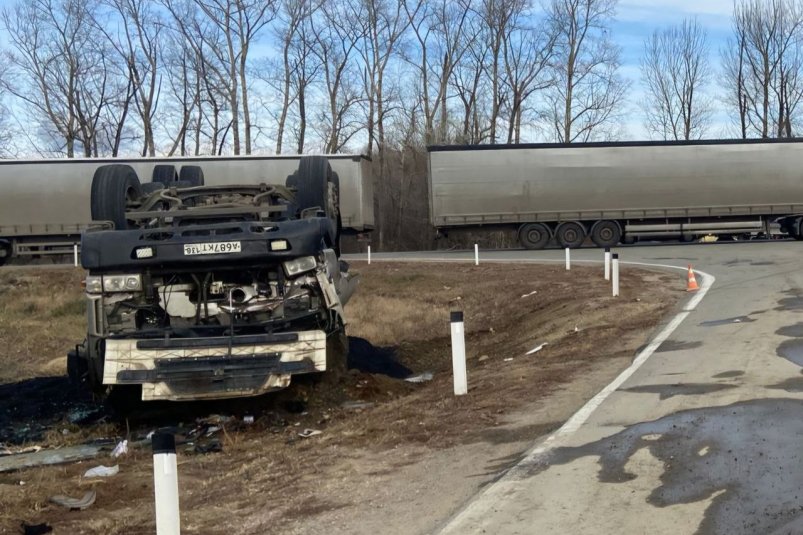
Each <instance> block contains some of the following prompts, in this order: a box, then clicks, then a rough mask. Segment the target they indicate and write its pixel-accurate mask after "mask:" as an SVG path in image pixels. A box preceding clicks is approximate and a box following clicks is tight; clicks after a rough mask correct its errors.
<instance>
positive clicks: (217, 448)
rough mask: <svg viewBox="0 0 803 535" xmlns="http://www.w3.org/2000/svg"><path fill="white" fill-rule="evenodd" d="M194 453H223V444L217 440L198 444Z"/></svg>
mask: <svg viewBox="0 0 803 535" xmlns="http://www.w3.org/2000/svg"><path fill="white" fill-rule="evenodd" d="M194 451H195V453H220V452H221V451H223V444H221V443H220V441H219V440H217V439H215V440H210V441H209V442H204V443H200V444H196V445H195V448H194Z"/></svg>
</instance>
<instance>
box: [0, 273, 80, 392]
mask: <svg viewBox="0 0 803 535" xmlns="http://www.w3.org/2000/svg"><path fill="white" fill-rule="evenodd" d="M83 277H84V272H83V270H80V269H74V268H56V269H35V270H32V269H28V270H26V269H25V268H15V269H3V270H2V271H0V362H2V366H0V383H9V382H13V381H20V380H23V379H29V378H31V377H41V376H49V375H63V374H64V373H65V371H66V362H67V351H68V350H69V349H70V348H72V347H73V346H74V345H75V344H76V343H79V342H80V341H81V340H83V339H84V337H85V336H86V319H85V317H84V315H83V307H84V305H83V290H82V289H81V280H82V279H83Z"/></svg>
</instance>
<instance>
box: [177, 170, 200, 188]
mask: <svg viewBox="0 0 803 535" xmlns="http://www.w3.org/2000/svg"><path fill="white" fill-rule="evenodd" d="M178 179H179V181H181V182H186V183H188V184H190V186H189V187H192V188H194V187H198V186H203V185H204V170H203V169H201V167H200V166H198V165H182V166H181V171H180V172H179V174H178Z"/></svg>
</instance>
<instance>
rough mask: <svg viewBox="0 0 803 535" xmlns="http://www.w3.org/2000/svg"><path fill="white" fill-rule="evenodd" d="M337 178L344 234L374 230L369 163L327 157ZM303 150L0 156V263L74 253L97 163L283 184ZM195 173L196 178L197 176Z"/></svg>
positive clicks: (155, 174) (143, 173)
mask: <svg viewBox="0 0 803 535" xmlns="http://www.w3.org/2000/svg"><path fill="white" fill-rule="evenodd" d="M325 157H326V158H327V160H328V161H329V163H330V164H331V166H332V170H333V171H334V172H335V173H337V175H338V177H339V180H340V199H339V202H340V213H341V217H342V222H341V224H342V228H343V230H344V231H345V232H347V233H348V232H349V231H354V232H363V231H368V230H371V229H372V228H373V225H374V200H373V181H372V177H371V168H370V161H369V160H368V159H367V158H366V157H365V156H361V155H348V154H335V155H326V156H325ZM300 158H301V156H300V155H293V156H232V157H212V156H210V157H192V158H139V159H128V160H126V159H117V158H116V159H58V160H57V159H52V160H0V264H3V263H4V262H5V261H7V260H9V259H10V258H13V257H16V256H31V255H46V254H64V253H69V254H72V251H73V246H74V245H75V244H76V243H78V242H80V235H81V232H82V231H84V230H86V229H87V228H88V227H90V226H98V222H97V221H95V222H93V221H92V215H91V206H90V193H91V186H92V177H93V176H94V174H95V171H96V170H97V169H98V167H100V166H103V165H109V164H125V165H130V166H131V167H132V168H133V169H134V171H135V172H136V173H137V175H138V176H139V177H140V180H142V181H143V182H147V181H148V180H150V179H154V180H160V181H163V182H170V181H171V180H173V176H174V177H175V180H180V179H181V178H182V169H183V168H185V167H186V168H187V169H188V170H189V169H191V168H196V167H198V166H200V167H201V168H202V169H203V175H204V177H203V180H204V182H205V184H206V185H209V186H223V185H228V184H260V183H263V182H265V183H269V184H275V183H277V182H281V183H282V184H283V183H284V180H285V179H286V177H288V176H290V175H291V174H293V173H294V172H295V170H296V169H297V168H298V166H299V161H300ZM196 178H197V177H196Z"/></svg>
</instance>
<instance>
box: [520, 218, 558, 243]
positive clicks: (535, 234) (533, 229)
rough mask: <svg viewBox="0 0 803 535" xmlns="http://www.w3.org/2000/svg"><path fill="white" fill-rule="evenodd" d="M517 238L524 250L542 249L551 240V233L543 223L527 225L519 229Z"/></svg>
mask: <svg viewBox="0 0 803 535" xmlns="http://www.w3.org/2000/svg"><path fill="white" fill-rule="evenodd" d="M518 238H519V243H520V244H521V246H522V247H524V248H525V249H543V248H544V247H546V246H547V244H548V243H549V240H550V239H552V233H551V232H550V231H549V227H547V226H546V225H544V224H543V223H527V224H525V225H522V226H521V227H519V236H518Z"/></svg>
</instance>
